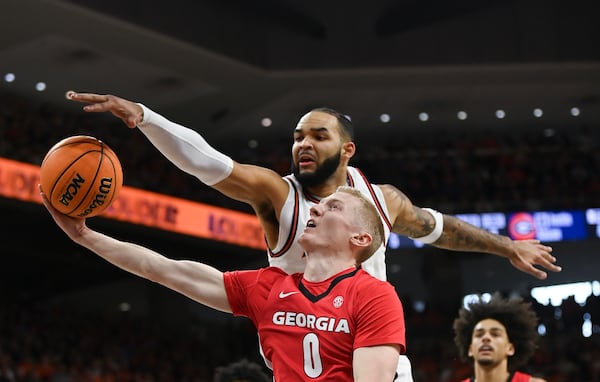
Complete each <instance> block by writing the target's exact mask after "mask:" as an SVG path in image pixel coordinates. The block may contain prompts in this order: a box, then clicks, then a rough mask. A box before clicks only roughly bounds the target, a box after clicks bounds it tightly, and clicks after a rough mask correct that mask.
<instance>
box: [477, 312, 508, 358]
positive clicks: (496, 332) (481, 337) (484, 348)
mask: <svg viewBox="0 0 600 382" xmlns="http://www.w3.org/2000/svg"><path fill="white" fill-rule="evenodd" d="M514 353H515V349H514V346H513V344H512V343H511V342H510V340H509V338H508V333H507V332H506V328H505V327H504V325H502V324H501V323H500V322H498V321H496V320H494V319H491V318H487V319H485V320H482V321H480V322H478V323H477V325H475V328H474V329H473V336H472V337H471V345H470V346H469V356H471V357H473V359H474V360H475V362H477V363H478V364H479V365H480V366H484V367H485V366H490V367H493V366H496V365H498V364H500V363H501V362H503V361H505V360H507V359H508V357H510V356H512V355H513V354H514Z"/></svg>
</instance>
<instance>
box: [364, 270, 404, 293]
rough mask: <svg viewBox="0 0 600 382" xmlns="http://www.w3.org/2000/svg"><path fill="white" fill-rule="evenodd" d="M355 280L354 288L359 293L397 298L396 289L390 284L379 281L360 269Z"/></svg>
mask: <svg viewBox="0 0 600 382" xmlns="http://www.w3.org/2000/svg"><path fill="white" fill-rule="evenodd" d="M356 276H357V278H356V281H355V286H356V288H357V289H358V290H359V291H364V292H366V294H368V295H371V296H375V295H385V294H392V295H394V296H397V294H396V289H395V288H394V286H393V285H392V284H390V283H389V282H387V281H384V280H380V279H378V278H377V277H375V276H373V275H371V274H369V273H368V272H367V271H365V270H364V269H360V270H359V271H358V273H357V275H356Z"/></svg>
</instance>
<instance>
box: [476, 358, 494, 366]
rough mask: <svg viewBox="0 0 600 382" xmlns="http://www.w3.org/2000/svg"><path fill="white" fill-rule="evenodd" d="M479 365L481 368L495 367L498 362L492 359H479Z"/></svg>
mask: <svg viewBox="0 0 600 382" xmlns="http://www.w3.org/2000/svg"><path fill="white" fill-rule="evenodd" d="M477 363H478V364H479V365H480V366H494V365H496V364H497V362H496V361H495V360H494V359H492V358H479V359H477Z"/></svg>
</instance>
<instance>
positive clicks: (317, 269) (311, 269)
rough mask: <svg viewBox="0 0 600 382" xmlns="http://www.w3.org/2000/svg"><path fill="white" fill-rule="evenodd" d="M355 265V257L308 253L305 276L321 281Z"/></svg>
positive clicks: (307, 278)
mask: <svg viewBox="0 0 600 382" xmlns="http://www.w3.org/2000/svg"><path fill="white" fill-rule="evenodd" d="M355 266H356V261H355V260H354V259H353V258H348V257H341V256H319V255H318V254H307V255H306V267H305V268H304V276H303V277H304V279H305V280H308V281H312V282H319V281H323V280H327V279H328V278H330V277H331V276H333V275H336V274H338V273H340V272H342V271H344V270H346V269H348V268H353V267H355Z"/></svg>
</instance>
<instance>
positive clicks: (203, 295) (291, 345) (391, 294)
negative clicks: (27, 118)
mask: <svg viewBox="0 0 600 382" xmlns="http://www.w3.org/2000/svg"><path fill="white" fill-rule="evenodd" d="M42 200H43V202H44V205H45V206H46V208H47V209H48V210H49V211H50V213H51V215H52V217H53V218H54V220H55V222H56V223H57V224H58V226H59V227H60V228H62V229H63V231H65V233H66V234H67V235H68V236H69V238H71V240H73V241H74V242H76V243H78V244H80V245H82V246H83V247H85V248H88V249H89V250H91V251H93V252H95V253H96V254H98V255H99V256H100V257H102V258H104V259H105V260H107V261H109V262H110V263H112V264H114V265H116V266H118V267H120V268H122V269H124V270H126V271H128V272H131V273H133V274H136V275H138V276H141V277H144V278H147V279H149V280H151V281H154V282H157V283H159V284H161V285H164V286H166V287H168V288H171V289H173V290H175V291H177V292H179V293H181V294H183V295H185V296H187V297H189V298H191V299H193V300H195V301H197V302H199V303H201V304H204V305H206V306H209V307H212V308H214V309H218V310H221V311H224V312H231V313H233V314H235V315H241V316H246V317H248V318H250V319H251V320H252V322H253V323H254V324H255V326H256V327H257V330H258V333H259V338H260V343H261V348H262V350H263V354H264V356H265V359H266V361H267V362H268V363H269V365H270V366H271V367H272V369H273V377H274V380H275V381H284V382H288V381H306V380H310V381H392V380H394V378H395V374H396V366H397V364H398V357H399V355H400V354H401V353H404V352H405V350H406V349H405V327H404V312H403V310H402V304H401V303H400V300H399V298H398V296H397V294H396V292H395V290H394V287H393V286H392V285H391V284H389V283H387V282H385V281H381V280H379V279H376V278H375V277H373V276H371V275H370V274H368V273H367V272H365V271H363V270H362V269H361V268H360V264H361V263H362V262H363V261H365V260H366V259H368V258H369V257H370V256H372V255H373V253H374V252H375V251H376V250H377V249H378V248H379V247H380V246H381V243H382V241H383V238H384V229H383V226H382V224H381V220H380V218H379V215H378V212H377V210H376V209H375V206H374V205H373V204H372V203H371V202H369V201H368V200H367V199H366V198H364V196H362V194H361V193H360V192H359V191H357V190H354V189H352V188H349V187H341V188H339V189H338V191H336V192H335V193H334V194H333V195H331V196H329V197H327V198H325V199H323V200H322V201H321V202H320V203H319V204H317V205H315V206H314V207H313V208H312V209H311V211H310V215H311V217H310V219H309V220H308V222H307V224H306V227H305V228H304V232H303V233H302V235H301V236H300V238H299V239H298V240H299V243H300V244H301V245H302V247H303V248H304V250H305V253H306V256H305V259H306V267H305V271H304V273H302V274H300V273H296V274H293V275H288V274H287V273H285V272H284V271H283V270H281V269H280V268H277V267H268V268H263V269H259V270H251V271H237V272H225V273H222V272H220V271H218V270H216V269H215V268H212V267H210V266H208V265H205V264H201V263H198V262H193V261H186V260H172V259H168V258H166V257H164V256H162V255H160V254H158V253H156V252H154V251H152V250H150V249H148V248H145V247H142V246H139V245H136V244H132V243H127V242H123V241H119V240H116V239H114V238H111V237H109V236H106V235H104V234H102V233H99V232H96V231H93V230H91V229H90V228H88V227H87V226H86V224H85V219H78V218H70V217H68V216H66V215H62V214H60V213H59V212H58V211H56V210H55V209H53V208H52V206H51V205H50V204H49V202H48V199H47V198H46V197H45V195H44V194H43V193H42Z"/></svg>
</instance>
